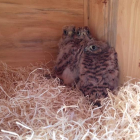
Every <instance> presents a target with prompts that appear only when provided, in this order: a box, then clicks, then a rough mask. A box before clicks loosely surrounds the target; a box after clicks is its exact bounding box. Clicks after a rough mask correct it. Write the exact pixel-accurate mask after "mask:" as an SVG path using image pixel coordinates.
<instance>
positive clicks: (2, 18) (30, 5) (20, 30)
mask: <svg viewBox="0 0 140 140" xmlns="http://www.w3.org/2000/svg"><path fill="white" fill-rule="evenodd" d="M83 7H84V6H83V1H81V0H76V1H75V0H71V1H68V0H59V1H56V0H20V1H19V0H0V60H1V61H3V62H6V63H8V64H10V65H12V66H26V65H28V64H29V63H34V62H38V61H46V62H47V61H50V60H52V59H54V60H55V58H56V56H57V53H58V48H57V44H58V41H59V39H60V36H61V33H62V28H63V26H65V25H76V26H83V24H84V21H83V19H84V15H83V13H84V11H83V10H84V8H83Z"/></svg>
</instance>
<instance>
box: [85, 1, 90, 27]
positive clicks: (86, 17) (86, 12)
mask: <svg viewBox="0 0 140 140" xmlns="http://www.w3.org/2000/svg"><path fill="white" fill-rule="evenodd" d="M89 12H90V10H89V0H84V26H89Z"/></svg>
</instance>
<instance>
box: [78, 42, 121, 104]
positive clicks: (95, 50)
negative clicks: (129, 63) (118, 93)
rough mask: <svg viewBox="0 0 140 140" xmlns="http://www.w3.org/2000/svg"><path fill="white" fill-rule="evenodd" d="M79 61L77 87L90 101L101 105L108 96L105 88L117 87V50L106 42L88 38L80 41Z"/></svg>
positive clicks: (113, 88) (112, 88)
mask: <svg viewBox="0 0 140 140" xmlns="http://www.w3.org/2000/svg"><path fill="white" fill-rule="evenodd" d="M82 48H83V50H84V51H83V52H82V54H81V58H80V62H79V79H80V80H79V82H78V84H77V85H78V87H79V89H80V90H81V91H82V93H83V94H84V96H88V98H89V100H90V102H91V103H93V104H94V105H97V106H101V101H102V99H104V98H106V97H107V96H108V93H107V89H110V90H112V91H113V90H115V89H116V88H117V87H118V81H119V67H118V59H117V52H116V51H115V49H114V48H112V47H110V46H109V45H108V44H107V43H106V42H103V41H97V40H89V41H88V42H86V41H85V42H83V43H82Z"/></svg>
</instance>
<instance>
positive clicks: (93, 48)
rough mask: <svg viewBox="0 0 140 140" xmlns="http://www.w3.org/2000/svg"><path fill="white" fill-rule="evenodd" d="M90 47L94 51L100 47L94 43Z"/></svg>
mask: <svg viewBox="0 0 140 140" xmlns="http://www.w3.org/2000/svg"><path fill="white" fill-rule="evenodd" d="M90 49H91V50H92V51H96V50H97V49H98V47H97V46H94V45H91V46H90Z"/></svg>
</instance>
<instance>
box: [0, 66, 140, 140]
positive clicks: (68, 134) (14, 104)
mask: <svg viewBox="0 0 140 140" xmlns="http://www.w3.org/2000/svg"><path fill="white" fill-rule="evenodd" d="M48 72H49V71H48V69H47V66H46V65H43V64H42V65H36V66H29V67H27V68H20V69H14V68H11V67H9V66H7V65H6V64H0V130H1V131H0V140H1V139H2V140H16V139H17V140H18V139H19V140H31V139H32V140H139V139H140V83H139V82H137V83H136V84H131V83H126V84H125V85H124V86H123V87H121V88H120V90H119V92H118V95H117V96H115V95H113V94H111V93H110V92H109V98H107V99H105V100H104V101H103V106H102V107H98V108H97V107H93V106H92V105H90V104H89V102H88V100H86V98H85V97H83V95H82V93H81V92H80V91H79V90H78V89H72V88H69V87H65V86H62V85H60V81H59V79H58V78H55V79H53V78H51V79H46V78H45V77H44V74H45V73H48Z"/></svg>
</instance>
